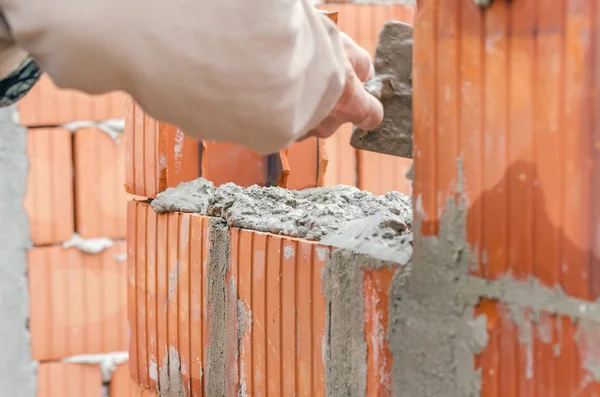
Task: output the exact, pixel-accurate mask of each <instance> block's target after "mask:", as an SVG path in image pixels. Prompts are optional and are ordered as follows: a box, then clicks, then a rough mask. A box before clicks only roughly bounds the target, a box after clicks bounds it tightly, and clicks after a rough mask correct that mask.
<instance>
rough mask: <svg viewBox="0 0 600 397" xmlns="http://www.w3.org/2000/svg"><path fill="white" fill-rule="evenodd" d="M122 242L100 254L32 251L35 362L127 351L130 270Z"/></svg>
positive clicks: (73, 250) (71, 250)
mask: <svg viewBox="0 0 600 397" xmlns="http://www.w3.org/2000/svg"><path fill="white" fill-rule="evenodd" d="M124 253H125V244H124V243H122V242H118V243H115V245H114V246H113V247H111V248H108V249H107V250H105V251H103V252H102V253H100V254H97V255H90V254H84V253H82V252H81V251H79V250H78V249H76V248H69V249H65V248H62V247H60V246H52V247H38V248H33V249H32V250H30V251H29V252H28V275H29V291H30V318H31V320H30V330H31V348H32V355H33V359H34V360H40V361H47V360H58V359H61V358H64V357H68V356H74V355H78V354H94V353H109V352H114V351H125V350H127V328H126V319H127V309H126V306H127V300H126V280H127V267H126V264H125V263H124V262H122V261H121V259H120V257H121V256H122V255H123V254H124Z"/></svg>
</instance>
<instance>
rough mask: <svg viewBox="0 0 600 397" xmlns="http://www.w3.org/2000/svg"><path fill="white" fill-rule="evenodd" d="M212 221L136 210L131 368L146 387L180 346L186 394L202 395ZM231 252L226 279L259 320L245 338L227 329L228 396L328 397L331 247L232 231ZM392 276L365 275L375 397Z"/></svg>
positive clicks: (381, 376)
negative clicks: (325, 278)
mask: <svg viewBox="0 0 600 397" xmlns="http://www.w3.org/2000/svg"><path fill="white" fill-rule="evenodd" d="M208 222H209V218H207V217H203V216H200V215H197V214H182V213H171V214H163V215H158V214H156V213H154V211H153V210H152V208H151V207H150V205H148V204H147V203H143V202H130V203H129V207H128V223H129V236H128V243H129V253H128V259H129V269H130V270H129V283H128V294H129V301H130V302H133V304H130V306H129V310H130V311H129V321H130V324H131V344H130V371H131V374H132V376H133V379H134V381H135V382H138V383H139V384H140V385H141V386H142V387H146V388H149V389H153V390H156V389H157V388H158V386H159V385H158V384H157V383H158V382H157V381H159V380H158V379H159V378H160V377H159V376H157V375H158V374H160V373H161V371H163V370H167V369H166V368H164V365H165V364H164V363H168V360H167V354H168V352H169V350H170V349H171V348H173V349H174V350H175V351H176V352H178V354H179V359H180V361H181V368H186V370H185V371H182V372H181V374H182V379H183V382H184V385H185V387H186V390H187V391H188V392H190V390H191V393H195V394H193V395H202V390H203V387H204V386H205V384H204V379H203V378H201V375H200V374H202V371H203V367H204V365H205V362H206V359H207V358H206V354H207V351H208V345H209V343H210V341H209V340H208V337H209V332H208V330H209V328H208V325H209V321H210V318H209V317H208V313H207V301H208V298H207V290H206V277H207V272H208V262H207V260H208V258H207V254H208V251H209V249H210V247H209V246H208V245H207V244H208V241H210V240H209V239H208ZM230 250H231V251H230V252H231V257H230V264H231V265H230V270H229V273H228V274H227V276H226V282H227V283H228V285H229V283H232V285H233V286H234V287H235V288H236V291H237V298H238V299H239V300H240V301H241V304H244V305H245V309H246V312H247V313H252V327H247V328H246V330H245V333H244V335H239V336H238V335H236V332H235V329H236V324H231V323H228V324H227V328H228V329H232V330H234V331H233V332H228V333H227V339H226V352H225V356H226V361H227V368H229V371H230V372H229V373H228V375H227V376H228V381H227V388H228V390H227V395H237V394H238V391H239V390H240V388H243V387H245V390H246V393H248V395H250V394H252V395H258V394H263V395H266V394H267V393H268V394H269V395H271V394H273V395H292V394H293V393H294V390H297V391H298V395H306V396H324V390H325V389H324V382H325V381H324V377H325V370H324V362H323V351H322V349H323V346H324V343H325V326H326V303H325V298H324V296H323V293H322V287H321V273H322V269H323V266H324V264H325V260H326V258H327V255H328V253H329V252H330V248H329V247H326V246H322V245H319V244H317V243H315V242H312V241H305V240H301V239H295V238H289V237H284V236H275V235H270V234H265V233H257V232H253V231H248V230H239V229H232V230H231V246H230ZM394 271H395V269H392V270H390V269H388V268H384V269H383V270H381V271H365V274H364V294H365V312H366V315H365V332H366V335H365V340H366V341H367V342H368V343H367V354H368V358H367V360H368V361H367V366H368V368H369V371H368V374H367V382H368V384H369V390H371V391H372V392H373V393H375V394H376V393H383V391H384V390H387V387H386V385H388V384H389V382H390V376H391V374H390V371H391V365H392V358H391V353H390V351H389V347H388V345H387V338H385V337H382V335H385V334H386V333H387V331H386V329H387V313H388V311H389V308H388V304H387V302H388V300H389V299H388V298H389V296H388V293H389V288H390V285H391V280H392V276H393V274H394ZM190 280H193V281H194V282H193V283H190ZM172 291H177V293H173V292H172ZM230 304H231V306H229V307H228V308H227V309H226V310H227V311H228V316H227V318H229V319H230V320H228V321H237V306H236V304H235V300H233V301H230ZM238 338H240V340H241V342H242V346H241V352H240V353H239V355H238V352H237V346H238V345H237V341H238ZM178 368H179V367H178ZM188 369H189V370H188ZM177 370H179V369H177ZM242 385H243V386H242ZM382 385H383V386H382ZM375 394H373V395H375ZM378 395H379V394H378ZM381 395H384V394H381Z"/></svg>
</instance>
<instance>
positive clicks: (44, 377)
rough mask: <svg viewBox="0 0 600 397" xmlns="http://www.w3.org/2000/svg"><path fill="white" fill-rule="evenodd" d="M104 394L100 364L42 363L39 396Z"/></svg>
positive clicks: (86, 396) (64, 396)
mask: <svg viewBox="0 0 600 397" xmlns="http://www.w3.org/2000/svg"><path fill="white" fill-rule="evenodd" d="M101 395H102V374H101V372H100V366H99V365H86V364H66V363H42V364H40V366H39V367H38V392H37V397H58V396H60V397H98V396H101Z"/></svg>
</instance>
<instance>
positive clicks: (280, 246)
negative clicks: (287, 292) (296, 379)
mask: <svg viewBox="0 0 600 397" xmlns="http://www.w3.org/2000/svg"><path fill="white" fill-rule="evenodd" d="M278 249H279V269H278V274H279V283H278V288H279V290H278V295H279V310H278V314H277V315H278V317H279V327H278V330H277V332H279V390H280V393H281V394H283V392H284V390H285V389H284V387H283V378H284V375H285V374H284V366H283V357H284V355H285V344H284V343H283V255H284V248H283V240H279V244H278ZM272 397H277V396H272Z"/></svg>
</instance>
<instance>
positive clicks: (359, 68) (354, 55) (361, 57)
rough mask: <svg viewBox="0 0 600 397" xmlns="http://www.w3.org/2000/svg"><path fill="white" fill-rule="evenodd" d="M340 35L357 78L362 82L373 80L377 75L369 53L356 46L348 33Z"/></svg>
mask: <svg viewBox="0 0 600 397" xmlns="http://www.w3.org/2000/svg"><path fill="white" fill-rule="evenodd" d="M340 35H341V38H342V44H343V45H344V50H345V51H346V56H347V57H348V60H349V61H350V64H351V65H352V68H353V69H354V73H356V77H358V79H359V80H360V81H362V82H367V81H369V80H371V79H372V78H373V76H374V75H375V69H374V68H373V59H372V58H371V55H370V54H369V52H368V51H367V50H365V49H364V48H362V47H361V46H359V45H358V44H356V42H355V41H354V40H352V38H351V37H350V36H348V35H347V34H346V33H344V32H340Z"/></svg>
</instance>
